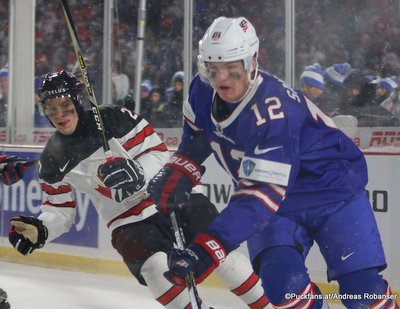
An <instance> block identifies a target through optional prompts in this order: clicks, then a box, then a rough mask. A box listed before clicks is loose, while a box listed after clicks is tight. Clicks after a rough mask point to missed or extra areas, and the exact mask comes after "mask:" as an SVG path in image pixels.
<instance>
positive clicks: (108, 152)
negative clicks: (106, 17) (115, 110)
mask: <svg viewBox="0 0 400 309" xmlns="http://www.w3.org/2000/svg"><path fill="white" fill-rule="evenodd" d="M61 4H62V7H63V11H64V16H65V20H66V22H67V26H68V30H69V34H70V36H71V40H72V44H73V46H74V50H75V54H76V58H77V59H78V63H79V68H80V70H81V73H82V77H83V81H84V84H85V88H86V91H87V93H88V95H89V101H90V105H91V107H92V112H93V117H94V120H95V122H96V125H97V129H98V131H99V133H100V135H101V138H102V145H103V149H104V152H105V155H106V158H107V159H108V158H111V157H112V155H111V149H110V145H109V144H108V140H107V138H106V135H105V130H104V125H103V120H102V118H101V114H100V109H99V105H98V104H97V100H96V96H95V94H94V91H93V86H92V83H91V82H90V79H89V74H88V70H87V66H86V63H85V59H84V57H83V53H82V49H81V47H80V44H79V40H78V35H77V33H76V30H75V25H74V22H73V19H72V16H71V12H70V10H69V6H68V2H67V0H61Z"/></svg>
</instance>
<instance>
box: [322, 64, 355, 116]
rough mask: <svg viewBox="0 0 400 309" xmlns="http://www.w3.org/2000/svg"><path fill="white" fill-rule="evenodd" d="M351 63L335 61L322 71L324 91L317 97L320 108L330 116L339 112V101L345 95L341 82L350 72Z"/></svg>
mask: <svg viewBox="0 0 400 309" xmlns="http://www.w3.org/2000/svg"><path fill="white" fill-rule="evenodd" d="M350 70H351V65H350V64H349V63H347V62H344V63H336V64H334V65H332V66H330V67H328V68H327V69H326V70H325V72H324V81H325V91H324V93H323V94H322V95H321V96H320V97H319V100H320V101H321V102H322V104H320V106H319V107H320V108H321V109H322V110H323V111H324V112H325V113H327V114H328V115H330V116H335V115H337V114H338V113H339V109H340V105H341V102H342V101H343V98H344V97H345V93H344V91H345V90H344V88H343V82H344V80H345V78H346V77H347V75H348V74H349V73H350Z"/></svg>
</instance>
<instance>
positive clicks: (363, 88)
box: [340, 69, 400, 127]
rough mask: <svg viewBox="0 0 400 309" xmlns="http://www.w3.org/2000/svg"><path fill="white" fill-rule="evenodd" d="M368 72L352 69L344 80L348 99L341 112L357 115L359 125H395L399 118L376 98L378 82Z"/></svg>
mask: <svg viewBox="0 0 400 309" xmlns="http://www.w3.org/2000/svg"><path fill="white" fill-rule="evenodd" d="M368 75H369V74H367V73H366V72H363V71H361V70H359V69H352V70H351V72H350V73H349V74H348V76H347V77H346V79H345V80H344V82H343V87H344V89H345V90H346V94H347V96H346V99H345V100H343V103H342V105H341V107H340V112H341V114H345V115H352V116H355V117H356V118H357V120H358V126H359V127H395V126H399V125H400V121H399V119H397V118H396V117H393V115H392V114H391V113H390V112H388V111H387V110H386V109H385V108H383V107H382V106H381V105H379V103H378V102H377V101H376V100H375V93H376V86H377V84H376V83H375V82H373V81H371V79H370V78H369V76H368Z"/></svg>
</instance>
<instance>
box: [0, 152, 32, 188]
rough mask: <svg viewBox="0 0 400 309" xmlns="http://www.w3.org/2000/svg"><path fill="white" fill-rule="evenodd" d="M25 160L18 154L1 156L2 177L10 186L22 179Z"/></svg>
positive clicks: (0, 174) (0, 168)
mask: <svg viewBox="0 0 400 309" xmlns="http://www.w3.org/2000/svg"><path fill="white" fill-rule="evenodd" d="M24 163H25V161H24V160H21V159H19V158H17V157H16V156H0V179H1V181H2V182H3V183H4V184H6V185H7V186H10V185H12V184H14V183H16V182H17V181H18V180H20V179H21V178H22V177H23V176H24V174H25V169H26V167H25V166H24Z"/></svg>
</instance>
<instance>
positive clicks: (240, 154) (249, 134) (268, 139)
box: [178, 72, 367, 247]
mask: <svg viewBox="0 0 400 309" xmlns="http://www.w3.org/2000/svg"><path fill="white" fill-rule="evenodd" d="M225 105H229V104H227V103H225V102H222V101H221V100H220V99H219V97H218V96H217V95H216V93H215V92H214V91H213V89H212V88H211V87H210V86H209V85H207V84H205V83H203V82H202V81H201V80H200V78H199V76H196V77H195V78H194V79H193V81H192V83H191V86H190V91H189V98H188V101H187V102H185V105H184V117H185V124H184V133H183V137H182V142H181V144H180V146H179V149H178V152H180V153H183V154H184V155H186V156H188V157H191V158H192V159H194V160H195V161H197V162H198V163H201V162H202V161H204V160H205V158H207V157H208V156H209V155H210V154H211V153H213V154H214V156H215V158H216V159H217V160H218V162H219V164H220V165H221V166H222V167H223V168H224V169H225V170H226V171H227V172H228V173H229V174H230V175H231V177H232V179H233V181H234V183H235V191H234V194H233V195H232V197H231V199H230V201H229V204H228V206H227V207H226V208H225V209H224V210H223V211H222V212H221V214H220V215H219V216H218V218H217V219H216V220H215V221H214V222H213V224H212V225H211V226H210V227H209V229H208V231H209V232H212V233H216V234H218V235H219V237H220V238H221V240H223V241H224V243H225V245H227V246H228V247H230V246H232V247H234V246H236V245H238V244H239V243H241V242H243V241H245V240H247V239H249V238H250V237H251V236H252V235H254V234H255V233H257V232H258V231H260V230H261V229H263V227H265V226H266V225H267V224H268V221H269V220H270V219H271V217H272V216H274V214H275V213H277V214H280V215H284V216H285V215H290V212H291V211H293V210H299V209H307V208H311V207H316V206H322V205H328V204H330V203H334V202H338V201H345V200H348V199H349V198H350V197H351V196H353V195H354V194H356V193H359V192H361V191H362V190H364V188H365V185H366V184H367V169H366V162H365V159H364V156H363V155H362V153H361V152H360V150H359V149H358V148H357V147H356V146H355V144H354V143H353V142H352V141H351V140H350V139H349V138H348V137H347V136H346V135H345V134H344V133H343V132H341V131H340V130H338V129H337V127H336V125H335V123H334V122H333V120H332V119H331V118H330V117H328V116H327V115H325V114H324V113H323V112H322V111H321V110H319V109H318V107H317V106H316V105H314V104H313V103H312V102H311V101H310V100H309V99H307V98H306V97H304V96H303V95H302V94H301V93H300V92H299V91H295V90H293V89H292V88H291V87H289V86H287V85H286V84H285V83H284V82H283V81H281V80H280V79H278V78H277V77H275V76H273V75H270V74H268V73H263V72H261V73H259V75H258V77H257V79H256V80H255V81H254V83H253V85H252V87H251V89H250V90H249V91H248V93H247V94H246V96H245V98H244V99H243V100H242V101H241V102H240V103H237V104H235V106H234V107H233V108H229V106H225ZM224 108H225V112H224ZM226 110H228V111H226ZM327 207H328V206H327Z"/></svg>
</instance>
